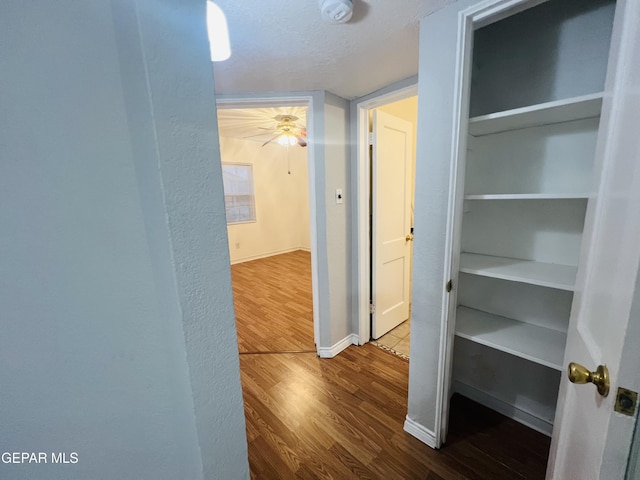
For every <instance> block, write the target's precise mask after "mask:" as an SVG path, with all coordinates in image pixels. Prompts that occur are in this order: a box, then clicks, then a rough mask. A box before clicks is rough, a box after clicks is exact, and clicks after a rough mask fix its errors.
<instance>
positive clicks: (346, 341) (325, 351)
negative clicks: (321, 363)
mask: <svg viewBox="0 0 640 480" xmlns="http://www.w3.org/2000/svg"><path fill="white" fill-rule="evenodd" d="M350 345H358V335H356V334H355V333H350V334H349V335H347V336H346V337H344V338H343V339H342V340H340V341H339V342H337V343H336V344H335V345H333V346H331V347H328V348H327V347H318V356H319V357H320V358H333V357H335V356H336V355H338V354H339V353H340V352H342V351H343V350H344V349H345V348H347V347H349V346H350Z"/></svg>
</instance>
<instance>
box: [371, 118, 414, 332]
mask: <svg viewBox="0 0 640 480" xmlns="http://www.w3.org/2000/svg"><path fill="white" fill-rule="evenodd" d="M373 132H374V134H373V142H372V145H373V166H372V167H373V168H372V175H373V182H372V183H373V188H372V196H373V212H372V213H373V221H372V236H373V238H372V242H371V245H372V261H371V263H372V269H371V275H372V295H371V296H372V302H373V306H374V308H373V309H372V320H371V336H372V337H373V338H374V339H377V338H380V337H381V336H382V335H384V334H385V333H387V332H388V331H389V330H391V329H393V328H395V327H396V326H398V325H399V324H400V323H402V322H404V321H405V320H407V319H408V318H409V295H410V285H409V284H410V275H411V265H410V255H411V241H412V240H413V235H412V233H411V178H412V172H411V168H412V161H411V153H412V148H413V146H412V145H413V128H412V125H411V123H410V122H407V121H406V120H402V119H400V118H397V117H394V116H392V115H389V114H387V113H384V112H381V111H379V110H376V111H374V113H373Z"/></svg>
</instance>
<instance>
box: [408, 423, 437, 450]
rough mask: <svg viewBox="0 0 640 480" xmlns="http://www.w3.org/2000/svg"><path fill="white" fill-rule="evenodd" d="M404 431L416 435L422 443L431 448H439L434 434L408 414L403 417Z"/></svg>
mask: <svg viewBox="0 0 640 480" xmlns="http://www.w3.org/2000/svg"><path fill="white" fill-rule="evenodd" d="M404 431H405V432H407V433H408V434H409V435H412V436H414V437H416V438H417V439H418V440H420V441H421V442H422V443H426V444H427V445H429V446H430V447H431V448H439V445H438V444H437V443H436V436H435V434H434V433H433V432H432V431H431V430H429V429H428V428H425V427H424V426H423V425H420V424H419V423H418V422H416V421H415V420H412V419H410V418H409V416H407V417H406V418H405V419H404Z"/></svg>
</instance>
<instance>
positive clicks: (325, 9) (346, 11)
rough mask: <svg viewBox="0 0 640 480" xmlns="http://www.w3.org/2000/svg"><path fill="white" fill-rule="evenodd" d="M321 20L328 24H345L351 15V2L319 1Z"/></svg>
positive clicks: (342, 0) (345, 0) (340, 0)
mask: <svg viewBox="0 0 640 480" xmlns="http://www.w3.org/2000/svg"><path fill="white" fill-rule="evenodd" d="M320 13H321V14H322V18H324V19H325V20H326V21H327V22H330V23H347V22H348V21H349V20H351V16H352V15H353V1H352V0H320Z"/></svg>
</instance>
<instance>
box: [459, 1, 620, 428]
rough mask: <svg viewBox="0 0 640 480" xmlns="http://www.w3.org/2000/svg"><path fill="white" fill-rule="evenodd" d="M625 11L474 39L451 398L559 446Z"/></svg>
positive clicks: (575, 8) (557, 5)
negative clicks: (557, 416) (578, 294)
mask: <svg viewBox="0 0 640 480" xmlns="http://www.w3.org/2000/svg"><path fill="white" fill-rule="evenodd" d="M614 10H615V2H613V1H609V0H583V1H579V2H575V1H566V0H551V1H549V2H546V3H543V4H541V5H538V6H536V7H533V8H530V9H528V10H525V11H523V12H521V13H518V14H516V15H513V16H510V17H507V18H505V19H504V20H501V21H498V22H495V23H492V24H490V25H488V26H485V27H483V28H480V29H478V30H476V31H475V33H474V40H473V42H474V43H473V67H472V74H471V92H470V106H469V123H468V135H469V138H468V142H467V158H466V161H465V166H464V193H463V195H464V197H463V200H462V201H461V202H460V205H461V206H462V207H461V208H462V221H461V228H460V231H459V242H456V244H459V248H458V249H457V250H456V251H454V252H453V255H454V256H455V255H459V258H458V260H459V261H457V262H454V264H458V265H459V269H458V273H457V278H454V280H455V283H456V288H455V290H454V291H455V295H456V308H455V310H452V311H450V315H452V316H453V315H455V321H452V322H451V323H452V324H455V342H454V349H453V364H452V365H453V367H452V390H453V391H455V392H459V393H460V394H462V395H465V396H467V397H469V398H472V399H473V400H476V401H477V402H479V403H482V404H484V405H486V406H488V407H490V408H493V409H495V410H498V411H500V412H501V413H503V414H505V415H507V416H510V417H512V418H514V419H516V420H518V421H520V422H522V423H525V424H527V425H529V426H531V427H532V428H535V429H536V430H539V431H541V432H543V433H546V434H548V435H551V430H552V427H553V420H554V413H555V410H556V402H557V395H558V387H559V383H560V378H561V375H562V374H564V370H565V366H564V364H563V358H564V348H565V343H566V338H567V326H568V321H569V316H570V313H571V308H572V300H573V292H574V288H575V279H576V272H577V268H578V265H579V262H580V246H581V240H582V231H583V227H584V219H585V212H586V208H587V203H588V201H589V197H590V194H591V192H592V189H593V184H592V183H593V182H592V176H593V168H594V156H595V148H596V139H597V134H598V125H599V115H600V108H601V105H602V90H603V87H604V81H605V75H606V71H607V61H608V53H609V45H610V40H611V31H612V24H613V15H614Z"/></svg>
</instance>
